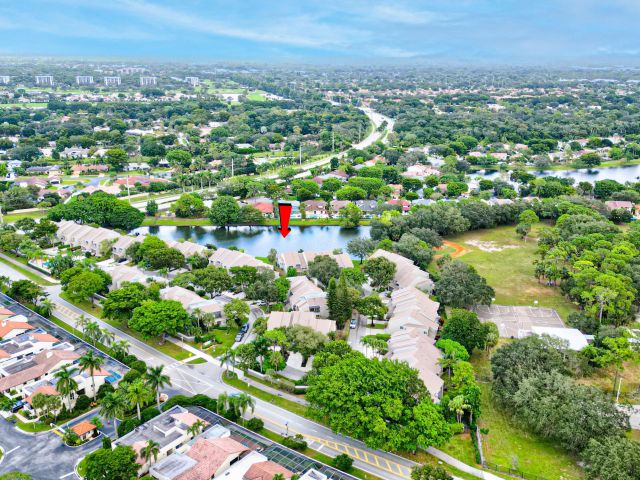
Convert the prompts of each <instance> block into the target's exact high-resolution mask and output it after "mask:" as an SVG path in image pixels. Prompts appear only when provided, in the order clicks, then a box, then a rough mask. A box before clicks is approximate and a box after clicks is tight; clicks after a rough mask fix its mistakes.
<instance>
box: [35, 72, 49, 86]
mask: <svg viewBox="0 0 640 480" xmlns="http://www.w3.org/2000/svg"><path fill="white" fill-rule="evenodd" d="M36 85H49V86H52V85H53V75H36Z"/></svg>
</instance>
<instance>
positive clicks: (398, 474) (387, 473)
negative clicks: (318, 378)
mask: <svg viewBox="0 0 640 480" xmlns="http://www.w3.org/2000/svg"><path fill="white" fill-rule="evenodd" d="M0 275H8V276H10V277H11V278H12V279H23V278H25V277H24V276H23V275H22V274H21V273H20V272H17V271H15V270H13V269H12V268H11V267H10V266H8V265H5V264H4V263H0ZM45 289H46V291H47V292H48V293H49V298H50V299H51V300H52V301H53V302H54V304H55V305H56V308H55V314H56V316H57V317H58V318H60V319H61V320H62V321H64V322H65V323H67V324H68V325H71V326H73V327H75V323H76V320H77V318H78V317H79V316H80V315H85V317H87V318H89V319H90V320H93V321H95V322H97V323H98V324H99V325H100V326H101V327H102V328H105V329H107V330H109V331H111V332H113V333H114V335H115V337H116V339H118V340H126V341H128V342H129V343H130V344H131V348H130V352H131V353H133V354H134V355H136V356H137V357H139V358H140V359H142V360H144V361H145V362H147V363H148V364H150V365H154V366H155V365H164V366H165V371H166V373H167V375H169V376H170V377H171V381H172V386H171V387H170V388H168V389H166V390H165V391H166V393H168V394H169V395H176V394H187V395H195V394H199V393H200V394H205V395H209V396H211V397H217V396H218V395H219V394H220V393H223V392H228V393H240V390H237V389H235V388H233V387H230V386H229V385H226V384H225V383H224V382H223V381H222V374H223V371H224V370H223V367H222V366H221V365H220V364H219V362H218V361H217V359H211V358H210V357H208V356H206V355H201V357H202V358H205V359H206V360H207V363H203V364H196V365H189V364H187V363H184V362H181V361H177V360H175V359H173V358H172V357H169V356H168V355H165V354H163V353H161V352H159V351H158V350H156V349H155V348H153V347H151V346H149V345H147V344H146V343H144V342H142V341H140V340H138V339H136V338H134V337H132V336H130V335H128V334H126V333H125V332H122V331H121V330H119V329H117V328H115V327H112V326H111V325H109V324H108V323H105V322H104V321H102V320H101V319H99V318H97V317H94V316H92V315H90V314H88V313H86V312H84V311H83V310H81V309H79V308H78V307H75V306H74V305H72V304H70V303H69V302H67V301H66V300H64V299H62V298H60V291H61V287H60V285H52V286H48V287H45ZM252 313H253V314H254V316H256V315H257V314H258V312H257V311H256V312H252ZM360 330H364V331H366V327H364V328H363V327H361V328H359V329H358V330H356V331H355V332H353V333H354V334H357V333H358V332H359V331H360ZM360 333H364V332H360ZM254 400H255V403H256V405H255V411H254V415H255V416H256V417H259V418H261V419H262V420H263V421H264V423H265V426H266V428H268V429H269V430H271V431H274V432H277V433H281V434H296V433H300V434H301V435H303V436H304V437H305V439H306V440H307V441H308V443H309V445H310V447H311V448H313V449H315V450H318V451H321V452H322V453H325V454H327V455H329V456H335V455H338V454H340V453H347V454H349V455H350V456H351V457H352V458H353V459H354V466H356V467H357V468H359V469H361V470H363V471H366V472H368V473H371V474H373V475H375V476H377V477H380V478H384V479H389V480H403V479H409V478H410V472H411V468H412V467H413V466H415V465H416V463H414V462H412V461H410V460H408V459H406V458H403V457H399V456H397V455H394V454H392V453H390V452H385V451H381V450H374V449H371V448H368V447H367V446H366V445H364V443H362V442H360V441H358V440H355V439H353V438H350V437H345V436H342V435H339V434H336V433H334V432H333V431H331V430H330V429H329V428H327V427H325V426H323V425H320V424H318V423H316V422H313V421H311V420H309V419H307V418H304V417H301V416H299V415H296V414H294V413H292V412H290V411H288V410H285V409H282V408H280V407H277V406H275V405H273V404H272V403H270V402H267V401H264V400H261V399H258V398H254ZM0 425H1V426H2V427H1V428H0V446H2V447H3V448H4V449H5V452H7V451H9V450H11V449H12V448H15V447H16V446H18V447H19V448H20V449H22V448H23V447H24V450H23V451H22V454H25V453H26V454H27V456H29V452H31V454H32V455H34V456H40V457H44V458H49V459H50V460H51V459H54V458H55V459H56V462H57V466H56V474H57V473H58V471H59V472H61V473H60V474H59V475H57V476H54V477H50V476H42V477H41V476H39V474H40V472H41V468H43V466H42V464H41V463H40V461H38V462H37V463H33V464H32V463H31V462H28V463H26V464H25V463H23V462H21V461H20V460H16V459H15V458H14V457H15V456H17V455H14V452H17V450H14V451H13V452H11V453H8V454H7V455H6V457H7V458H6V459H5V460H4V463H3V464H0V472H3V471H8V470H7V466H10V467H13V468H15V467H16V466H17V465H20V467H21V468H22V469H23V470H27V471H29V472H31V473H33V474H34V478H36V479H39V478H43V479H45V478H47V479H48V478H58V477H60V478H64V476H66V475H67V472H69V471H72V469H73V466H74V465H75V462H76V461H77V460H78V458H81V457H82V456H83V455H85V454H86V453H88V450H86V451H84V449H83V455H80V456H78V455H77V453H78V454H79V453H81V452H78V451H76V450H73V454H67V453H68V452H67V453H65V454H64V455H63V454H62V453H61V452H62V450H60V448H59V446H60V445H61V442H60V439H59V438H58V437H57V436H56V435H55V434H53V433H47V434H42V435H40V436H39V437H38V442H32V441H31V442H30V441H28V440H27V439H23V438H22V437H23V434H22V433H19V432H15V430H13V432H15V433H13V432H12V431H11V428H12V427H11V426H10V425H9V424H8V423H6V422H0ZM7 428H8V429H9V430H7ZM94 444H95V446H96V448H97V446H98V445H97V442H94V443H93V444H92V445H94ZM87 448H88V447H87ZM67 450H69V449H67ZM429 453H431V454H433V455H435V456H437V457H438V458H440V459H442V460H443V461H445V462H446V463H449V464H452V465H454V466H456V467H457V468H459V469H461V470H463V471H466V472H468V473H471V474H473V475H476V476H477V477H478V478H484V479H487V480H499V478H498V477H496V476H495V475H491V474H490V473H487V472H483V471H481V470H478V469H475V468H474V467H471V466H468V465H466V464H464V463H462V462H459V461H458V460H456V459H454V458H451V457H448V456H447V455H445V454H444V453H443V452H440V451H438V450H436V449H432V448H430V449H429ZM11 455H14V457H12V456H11ZM32 467H33V469H32Z"/></svg>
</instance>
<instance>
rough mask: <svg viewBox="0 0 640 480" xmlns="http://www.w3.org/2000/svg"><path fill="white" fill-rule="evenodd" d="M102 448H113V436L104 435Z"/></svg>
mask: <svg viewBox="0 0 640 480" xmlns="http://www.w3.org/2000/svg"><path fill="white" fill-rule="evenodd" d="M102 448H104V449H105V450H111V437H107V436H106V435H103V436H102Z"/></svg>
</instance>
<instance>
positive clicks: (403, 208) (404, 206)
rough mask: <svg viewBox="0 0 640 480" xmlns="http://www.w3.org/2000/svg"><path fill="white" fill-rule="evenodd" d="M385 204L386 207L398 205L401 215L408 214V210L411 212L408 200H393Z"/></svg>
mask: <svg viewBox="0 0 640 480" xmlns="http://www.w3.org/2000/svg"><path fill="white" fill-rule="evenodd" d="M386 203H387V205H398V206H399V207H400V209H401V211H402V213H403V214H406V213H409V210H411V202H410V201H409V200H399V199H393V200H389V201H388V202H386Z"/></svg>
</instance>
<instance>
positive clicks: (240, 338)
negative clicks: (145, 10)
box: [236, 332, 244, 342]
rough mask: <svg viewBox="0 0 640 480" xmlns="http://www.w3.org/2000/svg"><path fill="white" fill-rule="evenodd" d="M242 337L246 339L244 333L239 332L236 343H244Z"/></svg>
mask: <svg viewBox="0 0 640 480" xmlns="http://www.w3.org/2000/svg"><path fill="white" fill-rule="evenodd" d="M242 337H244V333H243V332H238V334H237V335H236V342H241V341H242Z"/></svg>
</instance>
